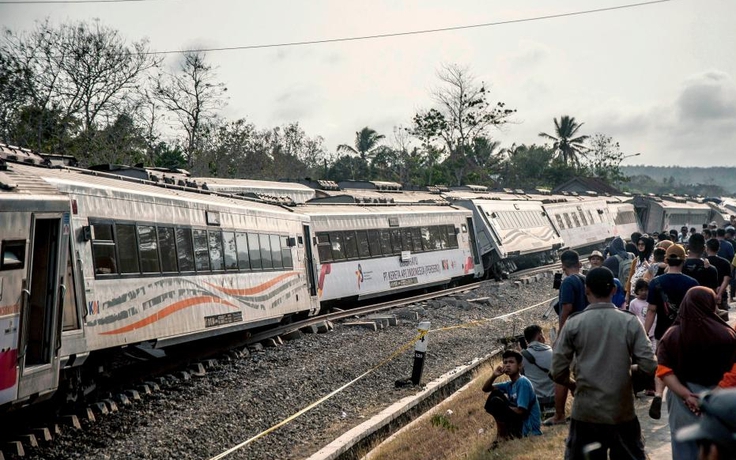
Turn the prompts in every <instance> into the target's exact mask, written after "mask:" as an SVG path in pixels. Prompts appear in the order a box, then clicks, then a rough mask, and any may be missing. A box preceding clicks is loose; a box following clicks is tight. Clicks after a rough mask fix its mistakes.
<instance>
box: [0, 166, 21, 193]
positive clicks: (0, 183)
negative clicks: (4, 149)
mask: <svg viewBox="0 0 736 460" xmlns="http://www.w3.org/2000/svg"><path fill="white" fill-rule="evenodd" d="M4 164H5V162H3V160H2V159H0V171H4V169H2V166H3V165H4ZM16 188H18V184H17V183H15V181H14V180H13V179H12V178H10V177H9V176H8V175H7V174H3V173H0V189H2V190H13V189H16Z"/></svg>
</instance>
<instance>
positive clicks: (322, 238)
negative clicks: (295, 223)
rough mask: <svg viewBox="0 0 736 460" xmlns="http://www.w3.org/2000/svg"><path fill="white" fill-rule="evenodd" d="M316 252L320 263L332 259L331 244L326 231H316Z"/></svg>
mask: <svg viewBox="0 0 736 460" xmlns="http://www.w3.org/2000/svg"><path fill="white" fill-rule="evenodd" d="M317 252H318V254H319V261H320V262H321V263H325V262H330V261H332V245H331V244H330V235H328V234H327V233H317Z"/></svg>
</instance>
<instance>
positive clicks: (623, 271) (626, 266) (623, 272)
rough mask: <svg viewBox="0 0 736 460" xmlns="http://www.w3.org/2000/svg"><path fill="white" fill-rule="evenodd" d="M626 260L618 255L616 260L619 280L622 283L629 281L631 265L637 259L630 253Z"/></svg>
mask: <svg viewBox="0 0 736 460" xmlns="http://www.w3.org/2000/svg"><path fill="white" fill-rule="evenodd" d="M626 257H627V258H626V259H624V258H623V257H621V256H620V255H618V254H616V259H618V277H617V278H618V280H619V281H621V282H626V280H628V279H629V273H630V272H631V264H632V263H634V260H635V259H636V257H635V256H634V255H633V254H631V253H630V252H627V253H626Z"/></svg>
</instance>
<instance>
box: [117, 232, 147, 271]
mask: <svg viewBox="0 0 736 460" xmlns="http://www.w3.org/2000/svg"><path fill="white" fill-rule="evenodd" d="M135 233H136V232H135V225H129V224H115V236H116V237H117V246H118V260H119V261H120V273H140V272H141V269H140V266H139V265H138V251H136V250H135V248H136V247H138V244H136V241H135Z"/></svg>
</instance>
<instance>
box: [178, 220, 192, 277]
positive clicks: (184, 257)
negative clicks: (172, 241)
mask: <svg viewBox="0 0 736 460" xmlns="http://www.w3.org/2000/svg"><path fill="white" fill-rule="evenodd" d="M176 255H177V259H178V260H179V270H181V271H182V272H193V271H194V249H193V246H192V229H190V228H177V229H176Z"/></svg>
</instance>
